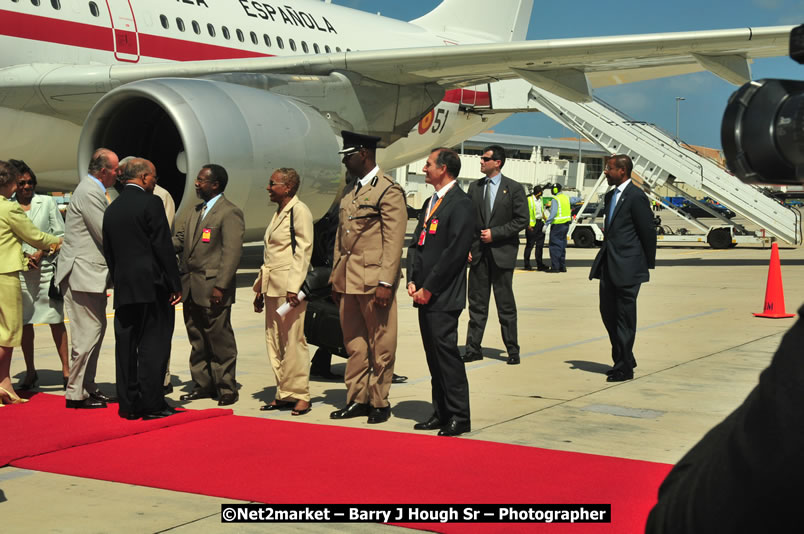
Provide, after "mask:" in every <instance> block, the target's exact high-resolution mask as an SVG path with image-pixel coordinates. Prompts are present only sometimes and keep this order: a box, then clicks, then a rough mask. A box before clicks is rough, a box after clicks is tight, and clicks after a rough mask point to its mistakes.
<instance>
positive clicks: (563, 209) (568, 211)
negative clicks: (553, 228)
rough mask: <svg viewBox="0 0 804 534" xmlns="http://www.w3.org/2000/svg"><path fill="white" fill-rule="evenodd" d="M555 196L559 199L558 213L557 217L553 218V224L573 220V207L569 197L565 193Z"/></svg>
mask: <svg viewBox="0 0 804 534" xmlns="http://www.w3.org/2000/svg"><path fill="white" fill-rule="evenodd" d="M553 198H554V199H555V200H558V212H557V213H556V218H555V219H553V224H567V223H568V222H570V221H571V220H572V207H571V206H570V201H569V198H567V195H565V194H563V193H560V194H558V195H556V196H554V197H553Z"/></svg>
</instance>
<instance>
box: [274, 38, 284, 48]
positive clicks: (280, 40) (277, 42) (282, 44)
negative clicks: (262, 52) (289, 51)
mask: <svg viewBox="0 0 804 534" xmlns="http://www.w3.org/2000/svg"><path fill="white" fill-rule="evenodd" d="M276 46H278V47H279V48H285V43H284V41H282V38H281V37H277V38H276Z"/></svg>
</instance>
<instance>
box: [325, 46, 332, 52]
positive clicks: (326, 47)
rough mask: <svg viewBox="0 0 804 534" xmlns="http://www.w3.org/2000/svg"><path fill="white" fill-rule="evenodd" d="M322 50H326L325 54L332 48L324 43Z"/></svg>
mask: <svg viewBox="0 0 804 534" xmlns="http://www.w3.org/2000/svg"><path fill="white" fill-rule="evenodd" d="M324 52H326V53H327V54H329V53H330V52H332V49H331V48H330V47H329V45H324Z"/></svg>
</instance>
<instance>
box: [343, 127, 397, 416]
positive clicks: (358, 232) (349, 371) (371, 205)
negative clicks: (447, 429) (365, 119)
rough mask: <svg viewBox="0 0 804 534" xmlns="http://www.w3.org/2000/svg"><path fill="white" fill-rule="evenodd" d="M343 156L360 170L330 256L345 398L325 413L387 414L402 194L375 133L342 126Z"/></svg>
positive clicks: (353, 172) (393, 356) (345, 200)
mask: <svg viewBox="0 0 804 534" xmlns="http://www.w3.org/2000/svg"><path fill="white" fill-rule="evenodd" d="M341 133H342V135H343V150H341V151H340V153H341V154H343V163H344V165H345V166H346V170H347V172H348V173H349V174H351V175H353V176H357V177H359V179H358V180H357V182H356V183H355V187H354V190H353V191H351V192H349V193H347V194H346V195H344V197H343V199H341V207H340V221H339V224H338V233H337V235H336V237H335V251H334V255H333V262H332V265H333V267H332V276H331V277H330V282H331V283H332V297H333V299H334V300H335V303H336V304H338V306H339V309H340V317H341V328H342V330H343V339H344V343H345V345H346V352H348V353H349V360H348V361H347V363H346V375H345V377H344V378H345V381H346V388H347V393H346V402H347V405H346V407H345V408H343V409H341V410H337V411H334V412H332V413H331V414H330V418H332V419H347V418H351V417H360V416H365V415H368V422H369V423H370V424H376V423H382V422H384V421H387V420H388V418H389V417H390V415H391V405H390V403H389V402H388V391H389V390H390V388H391V379H392V377H393V374H394V361H395V359H396V333H397V324H396V314H397V311H396V297H395V295H396V289H397V286H398V284H399V278H400V274H401V271H400V259H401V257H402V245H403V242H404V240H405V225H406V224H407V208H406V205H405V194H404V192H403V191H402V188H401V187H399V185H397V184H396V183H395V182H394V181H393V180H392V179H391V178H390V177H389V176H386V175H384V174H382V173H381V172H380V169H379V167H378V166H377V164H376V162H375V151H376V148H377V142H378V141H379V140H380V138H379V137H373V136H368V135H361V134H356V133H352V132H345V131H344V132H341Z"/></svg>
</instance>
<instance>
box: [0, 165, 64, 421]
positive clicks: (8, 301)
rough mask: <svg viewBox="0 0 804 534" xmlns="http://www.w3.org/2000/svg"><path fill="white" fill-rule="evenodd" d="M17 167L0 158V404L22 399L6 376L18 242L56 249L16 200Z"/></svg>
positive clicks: (18, 315)
mask: <svg viewBox="0 0 804 534" xmlns="http://www.w3.org/2000/svg"><path fill="white" fill-rule="evenodd" d="M16 190H17V171H16V169H14V167H12V166H11V165H9V164H8V163H7V162H5V161H0V302H2V303H3V304H2V306H0V405H3V406H4V405H6V404H19V403H21V402H25V401H23V399H20V398H19V397H18V396H17V394H16V393H15V392H14V388H13V387H12V385H11V379H10V378H9V372H10V370H11V354H12V352H13V351H14V347H16V346H19V345H20V344H21V343H22V288H21V286H20V278H19V272H20V271H22V270H23V269H24V268H25V265H26V263H27V262H26V261H25V259H24V256H23V254H22V242H23V241H25V242H26V243H28V244H29V245H31V246H33V247H36V248H38V249H40V250H45V249H48V248H50V249H51V250H55V249H57V248H58V247H59V246H60V245H61V239H60V238H58V237H56V236H54V235H50V234H46V233H44V232H42V231H41V230H39V229H38V228H37V227H36V226H34V224H33V223H32V222H31V220H30V219H29V218H28V217H27V216H26V215H25V213H24V212H23V211H22V208H20V205H19V204H18V203H16V202H12V201H10V200H9V198H10V197H11V195H13V194H14V191H16Z"/></svg>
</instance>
